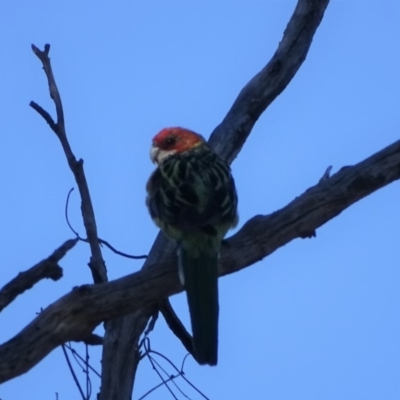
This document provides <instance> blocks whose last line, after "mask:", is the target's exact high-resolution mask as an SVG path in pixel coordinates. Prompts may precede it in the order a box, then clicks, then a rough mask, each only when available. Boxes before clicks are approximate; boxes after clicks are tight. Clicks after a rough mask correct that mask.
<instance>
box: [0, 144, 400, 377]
mask: <svg viewBox="0 0 400 400" xmlns="http://www.w3.org/2000/svg"><path fill="white" fill-rule="evenodd" d="M397 179H400V140H399V141H397V142H395V143H394V144H392V145H391V146H388V147H386V148H385V149H383V150H381V151H380V152H378V153H376V154H374V155H373V156H371V157H369V158H367V159H366V160H364V161H362V162H360V163H359V164H356V165H354V166H352V167H348V168H342V169H341V170H340V171H339V172H338V173H336V174H334V175H333V176H332V177H331V178H329V179H327V180H324V181H323V182H320V183H318V184H317V185H315V186H313V187H311V188H309V189H308V190H306V191H305V192H304V193H303V194H302V195H301V196H299V197H297V198H296V199H295V200H293V201H292V202H291V203H289V204H288V205H287V206H286V207H284V208H282V209H281V210H279V211H276V212H274V213H273V214H270V215H266V216H265V215H258V216H255V217H253V218H252V219H250V220H249V221H248V222H246V223H245V225H244V226H243V227H242V229H241V230H240V231H239V232H238V233H236V234H235V235H234V236H232V237H231V238H229V239H228V244H229V246H226V247H224V248H223V249H222V253H221V268H220V275H221V276H222V275H226V274H231V273H233V272H237V271H239V270H241V269H243V268H245V267H248V266H250V265H252V264H254V263H255V262H257V261H260V260H261V259H263V258H264V257H266V256H268V255H269V254H271V253H272V252H274V251H275V250H277V249H278V248H280V247H282V246H284V245H285V244H287V243H289V242H290V241H292V240H293V239H295V238H299V237H301V236H302V234H303V232H308V231H314V230H315V229H317V228H318V227H320V226H321V225H323V224H325V223H326V222H327V221H329V220H330V219H332V218H334V217H336V216H337V215H338V214H340V213H341V212H342V211H343V210H345V209H346V208H348V207H350V206H351V205H352V204H353V203H355V202H356V201H358V200H360V199H362V198H363V197H365V196H368V195H369V194H371V193H373V192H375V191H376V190H378V189H380V188H382V187H383V186H386V185H388V184H389V183H391V182H393V181H394V180H397ZM181 291H182V286H181V284H180V282H179V278H178V274H177V271H176V255H175V254H174V252H170V254H169V255H166V257H165V258H163V259H162V260H161V261H159V262H157V263H153V264H152V265H149V266H148V267H147V268H144V269H142V270H141V271H139V272H137V273H134V274H131V275H128V276H126V277H123V278H121V279H117V280H115V281H112V282H108V283H102V284H98V285H85V286H80V287H77V288H75V289H74V290H72V291H71V292H70V293H68V294H67V295H65V296H64V297H62V298H60V299H59V300H58V301H56V302H55V303H53V304H52V305H50V306H49V307H48V308H46V309H45V310H44V311H43V312H42V313H40V314H39V315H38V316H37V317H36V318H35V319H34V320H33V321H32V322H31V323H30V324H29V325H28V326H27V327H26V328H25V329H23V330H22V331H21V332H20V333H19V334H17V335H16V336H15V337H14V338H13V339H11V340H10V341H8V342H6V343H4V344H3V345H2V346H0V383H1V382H4V381H7V380H9V379H12V378H13V377H16V376H18V375H21V374H22V373H24V372H26V371H28V370H29V369H30V368H32V367H33V366H34V365H35V364H37V363H38V362H39V361H40V360H41V359H42V358H43V357H45V356H46V355H47V354H48V353H49V352H51V351H52V350H53V349H54V348H56V347H57V346H59V345H61V344H63V343H65V342H67V341H73V340H75V341H76V340H78V341H79V340H84V339H85V338H87V337H88V335H90V334H91V332H92V331H93V329H94V328H95V327H96V326H97V325H98V324H100V323H101V322H102V321H107V320H110V319H114V318H120V317H122V316H124V315H127V314H130V313H134V312H138V310H141V309H143V308H144V309H151V307H154V305H156V304H158V303H159V302H160V301H162V300H163V299H165V298H166V297H169V296H171V295H173V294H176V293H179V292H181ZM120 319H122V320H123V318H120ZM146 321H147V319H146ZM141 323H142V322H141ZM140 326H141V325H140ZM122 327H123V329H124V325H123V324H122ZM118 339H120V338H119V337H118ZM131 344H132V342H131ZM136 350H137V349H136ZM127 367H128V366H127ZM130 367H131V365H130Z"/></svg>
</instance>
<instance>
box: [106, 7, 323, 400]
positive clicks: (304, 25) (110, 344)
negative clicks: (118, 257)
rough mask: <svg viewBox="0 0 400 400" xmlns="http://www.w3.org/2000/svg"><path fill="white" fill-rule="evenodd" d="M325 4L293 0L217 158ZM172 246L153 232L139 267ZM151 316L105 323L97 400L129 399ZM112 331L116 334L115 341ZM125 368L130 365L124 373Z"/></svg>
mask: <svg viewBox="0 0 400 400" xmlns="http://www.w3.org/2000/svg"><path fill="white" fill-rule="evenodd" d="M328 3H329V0H298V2H297V6H296V8H295V10H294V13H293V15H292V17H291V19H290V21H289V23H288V25H287V27H286V30H285V32H284V35H283V38H282V41H281V42H280V44H279V46H278V49H277V50H276V52H275V54H274V56H273V57H272V59H271V60H270V62H269V63H268V64H267V65H266V66H265V67H264V68H263V69H262V70H261V71H260V72H259V73H258V74H257V75H256V76H255V77H254V78H253V79H251V80H250V82H249V83H248V84H247V85H246V86H245V87H244V88H243V89H242V91H241V92H240V94H239V96H238V97H237V99H236V100H235V102H234V104H233V106H232V108H231V109H230V111H229V112H228V114H227V115H226V117H225V118H224V120H223V121H222V122H221V124H220V125H219V126H218V127H217V128H216V129H215V130H214V132H213V133H212V135H211V137H210V140H209V142H210V144H211V146H212V147H213V148H214V149H215V150H216V151H217V153H218V154H220V155H221V157H223V158H224V159H226V160H228V161H229V162H232V160H233V159H234V158H235V157H236V156H237V154H238V153H239V151H240V150H241V148H242V146H243V144H244V142H245V141H246V139H247V137H248V136H249V134H250V132H251V129H252V128H253V126H254V124H255V122H256V121H257V119H258V118H259V117H260V115H261V114H262V113H263V112H264V111H265V109H266V108H267V107H268V105H269V104H271V103H272V102H273V101H274V100H275V98H276V97H277V96H279V94H280V93H281V92H282V91H283V90H284V88H285V87H286V86H287V85H288V83H289V82H290V81H291V80H292V78H293V77H294V75H295V74H296V72H297V70H298V69H299V68H300V66H301V64H302V63H303V61H304V60H305V58H306V56H307V53H308V50H309V48H310V45H311V42H312V39H313V36H314V34H315V32H316V30H317V28H318V26H319V24H320V22H321V20H322V17H323V15H324V12H325V9H326V7H327V6H328ZM172 246H173V245H172V244H171V243H168V242H167V241H166V239H165V237H164V236H163V235H161V234H159V235H158V236H157V238H156V240H155V242H154V244H153V246H152V249H151V252H150V254H149V255H148V258H147V260H146V262H145V263H144V265H143V269H146V268H148V267H149V266H151V265H152V264H154V263H157V262H159V261H161V260H163V258H164V257H166V256H167V255H168V254H169V253H170V252H171V249H172ZM151 315H152V310H149V309H144V308H143V309H140V310H138V311H137V312H135V314H133V315H130V316H127V317H125V318H121V319H118V320H116V321H110V322H109V323H107V324H106V326H107V331H106V334H105V336H104V347H103V357H102V359H103V371H102V378H101V379H102V380H101V393H100V396H99V400H108V399H111V398H118V399H120V400H129V399H131V395H132V388H133V381H134V379H135V372H136V368H137V365H138V363H139V360H140V358H139V357H138V352H137V346H138V343H139V339H140V335H141V334H142V332H143V331H144V329H145V328H146V325H147V321H148V319H149V318H150V316H151ZM114 332H118V340H117V337H116V335H115V333H114ZM133 332H135V335H134V334H133ZM127 365H129V366H131V365H133V367H132V368H129V370H128V369H127Z"/></svg>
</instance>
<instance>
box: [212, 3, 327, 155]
mask: <svg viewBox="0 0 400 400" xmlns="http://www.w3.org/2000/svg"><path fill="white" fill-rule="evenodd" d="M328 3H329V0H299V1H298V2H297V6H296V8H295V10H294V13H293V15H292V17H291V18H290V21H289V23H288V25H287V27H286V29H285V32H284V35H283V38H282V41H281V42H280V43H279V46H278V48H277V50H276V51H275V54H274V55H273V56H272V58H271V60H270V61H269V62H268V64H267V65H266V66H265V67H264V68H263V69H262V70H261V71H260V72H259V73H258V74H257V75H256V76H254V78H253V79H251V80H250V82H249V83H248V84H247V85H246V86H245V87H244V88H243V89H242V90H241V92H240V93H239V96H238V97H237V99H236V100H235V102H234V103H233V105H232V107H231V109H230V110H229V112H228V114H227V115H226V117H225V118H224V120H223V121H222V122H221V124H220V125H218V126H217V127H216V128H215V129H214V132H213V133H212V135H211V137H210V140H209V142H210V144H211V145H212V146H213V148H214V149H215V150H216V151H217V152H218V154H220V155H221V157H223V158H224V159H226V160H228V161H229V162H232V161H233V160H234V159H235V158H236V156H237V155H238V154H239V152H240V150H241V149H242V147H243V145H244V143H245V141H246V139H247V137H248V136H249V135H250V132H251V130H252V129H253V126H254V124H255V123H256V121H257V120H258V118H259V117H260V116H261V114H262V113H263V112H264V111H265V110H266V108H267V107H268V106H269V105H270V104H271V103H272V102H273V101H274V100H275V99H276V98H277V97H278V96H279V95H280V94H281V93H282V91H283V90H284V89H285V88H286V86H287V85H288V84H289V82H290V81H291V80H292V79H293V77H294V76H295V75H296V73H297V71H298V70H299V68H300V67H301V65H302V64H303V62H304V60H305V59H306V56H307V53H308V50H309V49H310V46H311V43H312V40H313V37H314V34H315V32H316V30H317V28H318V26H319V24H320V22H321V21H322V18H323V16H324V12H325V9H326V7H327V6H328Z"/></svg>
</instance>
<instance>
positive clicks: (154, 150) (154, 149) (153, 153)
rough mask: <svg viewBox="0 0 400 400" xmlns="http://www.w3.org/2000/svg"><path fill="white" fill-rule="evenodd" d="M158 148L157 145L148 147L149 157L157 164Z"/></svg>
mask: <svg viewBox="0 0 400 400" xmlns="http://www.w3.org/2000/svg"><path fill="white" fill-rule="evenodd" d="M159 152H160V149H159V148H158V147H157V146H154V145H153V146H151V148H150V159H151V161H152V162H153V163H154V164H158V159H157V158H158V153H159Z"/></svg>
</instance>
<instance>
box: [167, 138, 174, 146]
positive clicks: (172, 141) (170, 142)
mask: <svg viewBox="0 0 400 400" xmlns="http://www.w3.org/2000/svg"><path fill="white" fill-rule="evenodd" d="M175 143H176V139H175V138H174V137H169V138H167V139H165V144H166V145H167V146H168V147H170V146H173V145H174V144H175Z"/></svg>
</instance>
